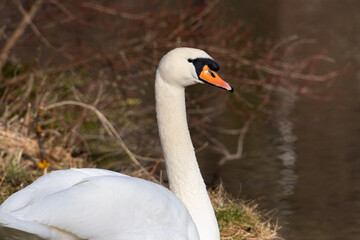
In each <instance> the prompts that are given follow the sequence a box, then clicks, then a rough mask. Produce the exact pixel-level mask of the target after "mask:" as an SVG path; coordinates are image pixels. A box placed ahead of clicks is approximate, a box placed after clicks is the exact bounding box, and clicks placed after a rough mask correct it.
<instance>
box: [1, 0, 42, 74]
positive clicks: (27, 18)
mask: <svg viewBox="0 0 360 240" xmlns="http://www.w3.org/2000/svg"><path fill="white" fill-rule="evenodd" d="M42 3H43V0H36V1H35V3H34V4H33V5H32V7H31V9H30V11H29V12H28V13H27V14H24V15H23V19H22V20H21V22H20V23H19V25H18V26H17V28H16V30H15V31H14V32H13V34H12V35H11V37H10V38H9V39H8V40H7V41H6V43H5V46H4V48H3V50H2V51H1V54H0V70H1V69H2V68H3V66H4V64H5V63H6V61H7V59H8V57H9V54H10V51H11V50H12V49H13V47H14V46H15V44H16V42H17V41H18V40H19V38H20V37H21V35H23V33H24V31H25V29H26V27H27V25H29V24H30V23H31V19H32V18H33V17H34V16H35V14H36V13H37V11H38V10H39V9H40V7H41V4H42ZM1 78H2V75H0V79H1Z"/></svg>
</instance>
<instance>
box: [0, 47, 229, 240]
mask: <svg viewBox="0 0 360 240" xmlns="http://www.w3.org/2000/svg"><path fill="white" fill-rule="evenodd" d="M218 69H219V65H218V64H217V63H216V62H215V61H214V60H213V59H212V58H211V57H210V56H209V55H208V54H207V53H205V52H204V51H202V50H198V49H192V48H177V49H174V50H172V51H170V52H169V53H167V54H166V55H165V56H164V57H163V58H162V60H161V61H160V64H159V67H158V69H157V72H156V82H155V93H156V94H155V95H156V112H157V120H158V125H159V134H160V140H161V144H162V148H163V152H164V157H165V162H166V169H167V173H168V177H169V182H170V189H171V191H172V192H170V191H169V190H167V189H166V188H164V187H162V186H160V185H158V184H155V183H152V182H149V181H145V180H142V179H139V178H133V177H129V176H126V175H123V174H120V173H116V172H112V171H108V170H101V169H69V170H60V171H54V172H52V173H50V174H47V175H45V176H43V177H41V178H39V179H38V180H36V181H35V182H34V183H32V184H31V185H29V186H28V187H26V188H24V189H23V190H21V191H19V192H17V193H15V194H13V195H12V196H10V197H9V198H8V199H7V200H6V201H5V202H4V203H3V204H2V205H1V206H0V223H1V225H2V226H5V227H8V228H15V229H19V230H22V231H24V232H28V233H33V234H36V235H38V236H40V237H42V238H47V239H91V240H100V239H106V240H112V239H117V240H119V239H122V240H135V239H136V240H139V239H141V240H145V239H157V240H165V239H166V240H171V239H174V240H181V239H184V240H185V239H187V240H190V239H191V240H193V239H201V240H219V239H220V236H219V229H218V225H217V221H216V218H215V214H214V210H213V208H212V206H211V202H210V199H209V196H208V194H207V191H206V186H205V184H204V181H203V178H202V176H201V173H200V170H199V166H198V164H197V161H196V157H195V153H194V148H193V145H192V142H191V138H190V134H189V131H188V125H187V120H186V109H185V91H184V89H185V87H186V86H189V85H193V84H196V83H208V84H211V85H215V86H218V87H220V88H224V89H226V90H229V91H232V87H231V86H230V85H229V84H227V83H226V82H224V81H223V80H221V78H220V77H219V76H218V75H217V74H216V73H215V71H217V70H218Z"/></svg>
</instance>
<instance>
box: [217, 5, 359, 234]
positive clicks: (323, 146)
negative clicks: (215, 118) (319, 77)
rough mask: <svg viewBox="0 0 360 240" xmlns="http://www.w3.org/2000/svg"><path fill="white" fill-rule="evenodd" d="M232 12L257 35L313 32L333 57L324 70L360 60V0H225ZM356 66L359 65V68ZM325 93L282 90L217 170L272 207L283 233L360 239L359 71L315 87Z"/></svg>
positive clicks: (235, 189)
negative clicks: (312, 95)
mask: <svg viewBox="0 0 360 240" xmlns="http://www.w3.org/2000/svg"><path fill="white" fill-rule="evenodd" d="M225 4H226V5H229V6H228V7H229V8H230V7H231V8H233V9H234V12H233V15H232V16H231V17H232V18H241V19H245V20H246V21H247V22H248V23H250V24H252V25H253V26H254V29H255V30H256V31H257V33H258V34H259V36H269V37H271V38H275V39H280V38H286V37H289V36H291V35H294V34H296V35H297V36H299V37H300V38H311V39H314V40H316V43H314V44H309V45H308V46H307V47H306V51H308V52H313V53H316V52H318V51H319V49H322V48H326V49H327V55H328V56H330V57H332V58H333V59H335V60H336V62H335V63H333V64H327V65H326V66H324V67H322V66H320V68H323V69H321V70H323V71H325V72H330V71H333V70H335V69H341V68H342V67H343V66H345V65H346V64H349V63H350V64H351V65H352V66H359V65H360V2H359V1H355V0H353V1H340V0H338V1H336V0H312V1H310V0H307V1H295V0H292V1H286V0H283V1H280V0H279V1H270V0H268V1H266V0H261V1H226V2H225ZM357 69H359V68H357ZM317 94H318V95H320V96H328V97H329V100H328V101H316V100H314V99H309V98H307V97H303V96H300V97H297V98H295V97H294V96H292V95H291V94H287V93H283V94H280V95H279V96H278V97H279V99H280V103H281V104H280V105H279V107H278V108H277V109H276V114H275V115H274V117H273V119H270V121H269V122H270V124H263V123H262V124H260V123H256V124H254V125H252V127H251V129H250V132H249V134H248V136H247V138H246V140H245V141H246V142H245V149H244V151H245V155H244V156H243V158H242V159H241V160H239V161H233V162H229V163H228V164H227V165H225V166H224V168H223V169H222V171H221V173H220V176H221V178H222V180H223V182H224V184H225V185H226V187H227V189H228V190H230V191H231V192H232V193H233V194H235V195H240V197H241V198H245V199H256V200H257V202H259V204H260V206H261V208H262V209H263V210H265V211H271V210H274V211H273V212H272V213H271V215H272V216H273V219H278V220H279V225H280V226H282V229H281V234H282V235H283V236H284V237H285V238H286V239H292V240H307V239H309V240H310V239H318V240H321V239H324V240H325V239H326V240H329V239H337V240H338V239H342V240H344V239H360V71H357V70H356V69H355V70H354V71H351V72H350V73H347V74H343V75H341V76H339V77H337V79H335V81H331V82H330V83H327V84H323V85H321V86H320V88H319V87H318V89H317Z"/></svg>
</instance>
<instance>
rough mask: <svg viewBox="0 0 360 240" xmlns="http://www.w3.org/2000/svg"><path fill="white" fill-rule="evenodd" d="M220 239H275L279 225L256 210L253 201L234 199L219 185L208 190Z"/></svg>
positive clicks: (277, 237)
mask: <svg viewBox="0 0 360 240" xmlns="http://www.w3.org/2000/svg"><path fill="white" fill-rule="evenodd" d="M209 194H210V196H211V200H212V203H213V206H214V209H215V212H216V217H217V219H218V224H219V228H220V234H221V239H222V240H255V239H256V240H275V239H279V240H280V239H282V238H281V237H279V235H278V230H279V227H278V226H277V225H274V224H272V223H271V222H270V219H265V217H264V216H263V215H262V214H261V213H259V212H258V210H257V205H256V204H255V203H244V202H242V201H240V200H235V199H234V198H232V197H231V196H230V195H229V194H227V193H226V192H225V191H224V189H223V187H222V186H220V187H218V188H216V189H215V190H213V191H210V192H209Z"/></svg>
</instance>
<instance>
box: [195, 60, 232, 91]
mask: <svg viewBox="0 0 360 240" xmlns="http://www.w3.org/2000/svg"><path fill="white" fill-rule="evenodd" d="M199 78H200V79H201V80H202V81H204V82H205V83H208V84H211V85H214V86H216V87H219V88H223V89H225V90H228V91H230V92H232V91H233V88H232V86H230V84H228V83H227V82H225V81H224V80H222V79H221V78H220V77H219V75H217V74H216V72H214V71H211V70H210V68H209V66H208V65H205V66H204V68H203V70H202V71H201V73H200V76H199Z"/></svg>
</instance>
